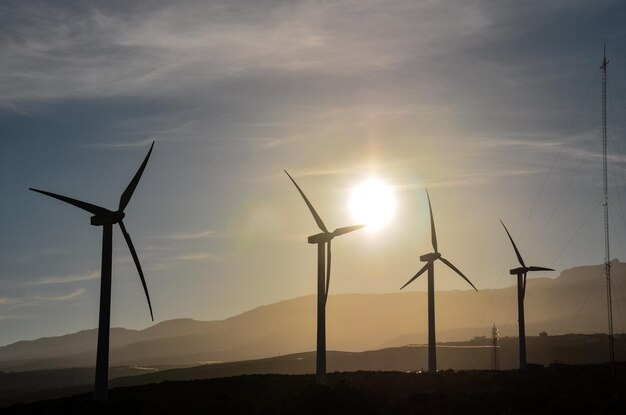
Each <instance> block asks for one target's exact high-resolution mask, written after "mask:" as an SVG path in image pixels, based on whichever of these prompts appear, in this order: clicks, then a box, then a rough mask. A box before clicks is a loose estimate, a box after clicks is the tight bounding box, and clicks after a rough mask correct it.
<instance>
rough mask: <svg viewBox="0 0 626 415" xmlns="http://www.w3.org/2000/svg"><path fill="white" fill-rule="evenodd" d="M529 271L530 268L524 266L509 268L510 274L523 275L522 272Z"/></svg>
mask: <svg viewBox="0 0 626 415" xmlns="http://www.w3.org/2000/svg"><path fill="white" fill-rule="evenodd" d="M527 272H528V269H527V268H524V267H517V268H513V269H510V270H509V274H511V275H521V274H526V273H527Z"/></svg>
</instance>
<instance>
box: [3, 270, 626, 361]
mask: <svg viewBox="0 0 626 415" xmlns="http://www.w3.org/2000/svg"><path fill="white" fill-rule="evenodd" d="M613 275H614V280H615V284H616V286H619V285H620V284H622V281H623V280H624V277H625V276H626V265H625V264H623V263H619V262H617V261H615V262H613ZM603 284H604V279H603V266H602V265H597V266H588V267H578V268H573V269H569V270H565V271H563V272H562V273H561V274H560V275H559V277H558V278H555V279H548V278H538V279H530V280H529V281H528V289H527V294H526V322H527V323H526V327H527V334H528V335H537V334H539V332H541V331H547V332H548V333H550V334H565V333H570V332H572V331H574V332H578V333H601V332H605V331H606V314H605V313H606V305H605V301H606V299H605V291H604V286H603ZM615 292H616V295H615V298H614V310H615V313H616V317H615V322H616V324H618V323H619V322H620V321H621V315H620V314H619V311H620V310H626V300H625V299H624V297H623V296H620V295H617V294H619V293H620V291H619V290H615ZM315 306H316V303H315V296H312V295H311V296H305V297H300V298H295V299H291V300H286V301H281V302H278V303H275V304H271V305H266V306H262V307H258V308H255V309H253V310H250V311H247V312H245V313H242V314H239V315H237V316H234V317H231V318H228V319H225V320H220V321H195V320H191V319H178V320H170V321H165V322H162V323H158V324H156V325H154V326H152V327H149V328H147V329H145V330H127V329H122V328H114V329H112V331H111V365H113V366H141V367H151V368H157V369H162V368H168V367H173V366H193V365H198V364H202V363H205V362H216V361H218V362H228V361H240V360H249V359H259V358H265V357H271V356H277V355H281V354H291V353H298V352H301V351H303V350H312V349H314V345H315V318H316V313H315ZM436 307H437V340H438V341H443V342H445V341H461V340H467V339H471V338H473V337H475V336H478V335H486V334H488V333H489V327H490V326H491V323H492V321H485V316H488V318H489V317H491V316H493V315H496V316H497V317H496V323H497V324H498V327H499V329H500V332H501V334H502V335H503V336H514V335H516V334H517V321H516V320H517V318H516V317H517V314H516V313H517V311H516V295H515V287H514V286H509V287H507V288H502V289H496V290H491V289H490V290H482V291H480V292H478V293H476V292H474V291H441V292H437V295H436ZM426 324H427V317H426V293H425V292H398V293H391V294H340V295H331V296H330V298H329V300H328V307H327V342H328V349H331V350H332V349H334V350H349V351H365V350H373V349H379V348H384V347H394V346H402V345H406V344H412V343H424V342H425V341H426V330H427V327H426ZM616 329H617V330H619V329H620V327H619V325H618V326H617V327H616ZM96 335H97V332H96V330H86V331H81V332H78V333H74V334H68V335H64V336H58V337H50V338H43V339H38V340H33V341H21V342H17V343H14V344H11V345H7V346H4V347H0V370H2V371H24V370H44V369H55V368H74V367H91V366H93V365H94V361H95V346H96Z"/></svg>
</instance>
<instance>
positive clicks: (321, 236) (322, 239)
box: [307, 232, 335, 244]
mask: <svg viewBox="0 0 626 415" xmlns="http://www.w3.org/2000/svg"><path fill="white" fill-rule="evenodd" d="M334 237H335V235H333V234H332V233H330V232H322V233H317V234H315V235H311V236H309V237H308V238H307V240H308V242H309V243H310V244H321V243H326V242H329V241H330V240H332V239H333V238H334Z"/></svg>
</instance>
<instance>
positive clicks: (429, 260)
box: [400, 190, 478, 373]
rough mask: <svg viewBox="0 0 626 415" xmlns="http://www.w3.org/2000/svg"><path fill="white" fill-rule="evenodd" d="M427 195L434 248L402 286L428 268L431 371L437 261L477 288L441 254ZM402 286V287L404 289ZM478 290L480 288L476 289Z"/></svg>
mask: <svg viewBox="0 0 626 415" xmlns="http://www.w3.org/2000/svg"><path fill="white" fill-rule="evenodd" d="M426 197H427V198H428V210H429V211H430V233H431V238H432V244H433V250H434V252H431V253H429V254H425V255H422V256H420V261H422V262H426V265H424V267H423V268H422V269H420V270H419V271H418V273H417V274H415V276H414V277H413V278H411V279H410V280H409V281H408V282H407V283H406V284H404V285H403V286H402V288H404V287H406V286H407V285H409V284H410V283H412V282H413V281H414V280H415V279H416V278H417V277H419V276H420V275H422V274H423V273H424V271H426V270H428V371H429V372H431V373H435V372H437V341H436V338H435V261H436V260H440V261H441V262H443V263H444V264H446V265H447V266H448V267H449V268H451V269H452V271H454V272H456V273H457V274H459V275H460V276H461V277H462V278H463V279H464V280H465V281H467V282H468V283H469V285H471V286H472V288H473V289H475V290H476V287H474V284H472V282H471V281H470V280H469V279H468V278H467V277H466V276H465V275H463V273H462V272H461V271H459V269H458V268H457V267H455V266H454V265H452V263H451V262H450V261H448V260H447V259H445V258H444V257H442V256H441V253H440V252H439V250H438V248H437V234H436V233H435V220H434V219H433V209H432V207H431V205H430V196H429V195H428V190H426ZM402 288H400V289H402ZM476 291H478V290H476Z"/></svg>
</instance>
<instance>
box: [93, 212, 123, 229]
mask: <svg viewBox="0 0 626 415" xmlns="http://www.w3.org/2000/svg"><path fill="white" fill-rule="evenodd" d="M125 216H126V214H125V213H124V212H122V211H119V210H118V211H117V212H111V214H110V215H94V216H92V217H91V224H92V225H93V226H103V225H115V224H116V223H119V222H121V221H122V219H124V217H125Z"/></svg>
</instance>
